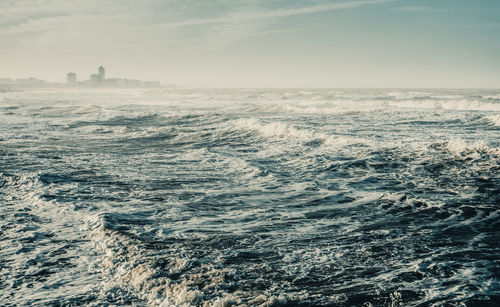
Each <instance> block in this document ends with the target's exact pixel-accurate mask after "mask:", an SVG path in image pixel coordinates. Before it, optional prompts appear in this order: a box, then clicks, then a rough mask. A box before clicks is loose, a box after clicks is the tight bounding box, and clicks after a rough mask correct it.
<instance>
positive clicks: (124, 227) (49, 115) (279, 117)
mask: <svg viewBox="0 0 500 307" xmlns="http://www.w3.org/2000/svg"><path fill="white" fill-rule="evenodd" d="M499 135H500V91H499V90H326V89H325V90H298V89H297V90H271V89H270V90H258V89H241V90H236V89H235V90H215V89H213V90H211V89H202V90H195V89H193V90H188V89H184V90H183V89H177V90H166V89H154V90H111V89H102V90H90V89H89V90H80V91H78V90H69V89H68V90H65V89H57V90H32V91H25V92H10V93H1V94H0V202H1V207H0V217H1V218H0V221H1V222H0V227H1V228H0V302H2V304H1V305H3V306H14V305H37V306H47V305H49V306H50V305H89V306H109V305H122V304H126V305H138V306H148V305H151V306H157V305H161V306H231V305H235V306H238V305H239V306H243V305H246V306H463V305H465V306H497V305H499V304H500V284H499V281H498V280H499V272H500V266H499V263H500V262H499V260H500V259H499V258H500V256H499V255H500V246H499V243H498V242H500V236H499V233H500V224H499V221H500V219H499V212H500V211H499V206H500V166H499V165H500V138H499Z"/></svg>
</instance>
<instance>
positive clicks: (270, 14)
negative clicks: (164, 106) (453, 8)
mask: <svg viewBox="0 0 500 307" xmlns="http://www.w3.org/2000/svg"><path fill="white" fill-rule="evenodd" d="M393 1H395V0H373V1H351V2H340V3H338V2H337V3H330V4H322V5H314V6H308V7H301V8H289V9H282V10H274V11H267V12H252V13H246V14H230V15H227V16H222V17H216V18H198V19H188V20H183V21H176V22H167V23H162V24H159V26H162V27H185V26H197V25H207V24H219V23H231V22H241V21H253V20H258V19H273V18H283V17H290V16H297V15H305V14H315V13H322V12H327V11H335V10H343V9H350V8H356V7H360V6H364V5H373V4H379V3H387V2H393Z"/></svg>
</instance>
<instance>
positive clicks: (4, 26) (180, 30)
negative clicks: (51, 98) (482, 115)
mask: <svg viewBox="0 0 500 307" xmlns="http://www.w3.org/2000/svg"><path fill="white" fill-rule="evenodd" d="M499 16H500V8H499V4H498V1H496V0H478V1H468V0H441V1H434V0H418V1H417V0H395V1H388V0H364V1H325V0H314V1H295V0H292V1H286V2H283V1H274V0H273V1H248V0H239V1H221V0H217V1H208V2H207V1H172V0H147V1H135V0H123V1H121V0H120V1H119V0H106V1H100V0H85V1H83V0H77V1H63V0H2V1H0V38H1V43H0V78H1V77H8V78H16V79H17V78H27V77H36V78H39V79H44V80H47V81H52V82H54V81H57V82H64V81H65V77H66V73H68V72H76V73H77V74H78V75H79V76H81V77H82V79H83V78H88V76H89V75H91V74H94V73H95V71H96V68H97V67H98V66H100V65H102V66H104V67H105V68H106V69H107V70H108V71H109V72H110V73H111V74H112V75H113V76H114V77H117V78H133V79H138V80H146V81H148V80H153V81H160V82H161V83H162V84H170V83H175V84H178V85H182V86H195V87H243V88H252V87H274V88H276V87H279V88H287V87H314V88H325V87H326V88H331V87H335V88H343V87H354V88H363V87H377V88H394V87H398V88H402V87H404V88H417V87H419V88H422V87H425V88H450V87H451V88H498V86H499V84H500V73H499V72H500V59H499V56H498V54H500V43H499V42H500V20H499Z"/></svg>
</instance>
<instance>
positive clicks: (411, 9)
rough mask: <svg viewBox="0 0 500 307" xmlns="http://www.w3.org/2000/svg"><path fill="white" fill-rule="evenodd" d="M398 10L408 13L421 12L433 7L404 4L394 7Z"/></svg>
mask: <svg viewBox="0 0 500 307" xmlns="http://www.w3.org/2000/svg"><path fill="white" fill-rule="evenodd" d="M394 11H396V12H406V13H420V12H430V11H432V9H431V8H430V7H427V6H404V7H399V8H397V9H394Z"/></svg>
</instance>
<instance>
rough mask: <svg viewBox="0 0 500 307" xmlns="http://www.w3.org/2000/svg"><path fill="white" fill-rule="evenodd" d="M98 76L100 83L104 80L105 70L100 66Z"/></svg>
mask: <svg viewBox="0 0 500 307" xmlns="http://www.w3.org/2000/svg"><path fill="white" fill-rule="evenodd" d="M99 76H101V79H102V81H104V80H105V79H106V70H105V69H104V67H102V66H99Z"/></svg>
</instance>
